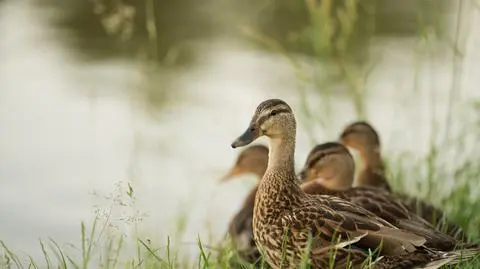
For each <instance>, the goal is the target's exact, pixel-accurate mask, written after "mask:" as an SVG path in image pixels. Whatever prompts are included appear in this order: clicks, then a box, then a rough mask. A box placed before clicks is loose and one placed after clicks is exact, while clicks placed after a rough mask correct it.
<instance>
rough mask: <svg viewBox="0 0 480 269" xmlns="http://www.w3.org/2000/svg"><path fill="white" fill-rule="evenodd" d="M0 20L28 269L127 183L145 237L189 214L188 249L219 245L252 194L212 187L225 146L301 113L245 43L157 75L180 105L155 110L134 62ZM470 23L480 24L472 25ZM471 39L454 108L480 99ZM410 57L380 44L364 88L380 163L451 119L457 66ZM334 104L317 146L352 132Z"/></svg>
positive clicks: (4, 223) (13, 211)
mask: <svg viewBox="0 0 480 269" xmlns="http://www.w3.org/2000/svg"><path fill="white" fill-rule="evenodd" d="M0 13H1V14H0V33H2V39H0V130H1V131H0V239H1V240H3V241H5V243H6V244H7V245H9V246H10V247H11V248H12V249H14V250H22V251H24V252H27V253H30V254H33V256H34V257H37V256H38V255H40V253H41V252H40V248H39V245H38V238H44V239H45V238H48V237H51V238H53V239H55V240H56V241H57V242H59V243H60V244H61V245H64V244H67V243H73V244H76V245H78V244H79V238H80V222H81V221H82V220H84V221H86V222H87V223H90V222H91V220H92V218H93V216H94V214H93V212H94V209H95V206H96V205H98V206H105V205H108V201H109V200H108V199H107V200H105V199H102V196H105V195H107V194H109V193H111V192H112V191H114V190H115V186H116V184H117V183H118V182H120V181H121V182H130V183H131V185H132V186H133V188H134V192H135V197H136V201H135V210H139V211H140V212H141V213H145V214H146V215H148V216H146V217H144V218H143V219H142V221H141V222H140V223H139V226H138V227H139V231H140V232H139V233H140V236H142V237H148V238H150V239H151V240H152V241H155V242H157V243H158V244H160V243H162V242H165V238H166V236H167V235H171V234H173V233H175V230H176V226H177V225H178V219H179V215H180V214H183V213H186V214H187V216H188V218H187V219H186V220H187V225H186V230H185V232H184V234H183V236H182V242H195V240H196V238H197V235H199V236H200V237H201V238H210V240H206V241H207V242H208V241H210V242H215V241H217V240H218V239H219V238H221V236H223V234H224V233H225V231H226V226H227V223H228V220H229V218H230V217H231V216H232V215H233V214H234V213H235V211H236V210H237V209H238V208H239V206H240V205H241V203H242V200H243V197H244V196H245V195H246V194H247V193H248V191H249V189H250V188H251V187H252V186H253V185H254V182H255V179H253V178H251V177H245V178H243V179H241V180H237V181H232V182H229V183H228V184H218V182H217V181H218V179H219V178H220V177H221V176H222V174H223V173H224V172H226V171H227V169H228V168H229V167H230V165H232V164H233V161H234V159H235V157H236V155H237V150H232V149H231V148H230V143H231V141H232V140H233V139H234V138H235V137H236V136H237V135H239V134H240V133H241V132H242V131H243V129H244V128H245V127H246V124H247V123H248V121H249V120H250V116H251V114H252V112H253V111H254V109H255V107H256V105H257V104H258V103H259V102H260V101H262V100H263V99H265V98H269V97H280V98H282V99H285V100H287V101H288V102H289V103H290V104H291V105H292V107H293V108H294V110H295V106H298V105H299V99H298V96H297V94H296V91H297V89H298V80H297V78H296V77H295V75H294V72H293V71H292V68H291V66H290V65H289V64H288V63H287V62H286V61H285V60H284V59H283V58H282V57H281V56H278V55H275V54H268V53H266V52H261V51H256V50H254V49H252V48H251V47H250V46H249V45H248V44H246V43H245V41H239V40H232V39H222V38H219V39H217V40H215V41H214V42H209V43H201V42H200V43H199V44H196V45H197V48H198V50H200V51H202V55H203V56H202V57H201V59H200V60H199V61H198V62H197V63H196V64H195V66H192V67H189V68H188V69H184V70H180V71H177V72H173V71H171V70H159V71H158V74H157V76H158V78H159V79H160V80H161V79H165V80H168V88H169V89H170V90H172V91H178V93H176V94H174V95H173V97H172V98H173V101H172V105H169V106H167V107H164V108H162V109H158V110H151V109H146V108H145V106H146V105H145V102H144V101H143V100H142V99H141V98H140V97H139V94H138V91H137V90H136V88H138V87H141V85H142V83H143V82H144V81H145V75H144V74H143V73H142V68H141V66H139V64H138V63H135V62H132V61H127V60H110V61H103V62H89V63H87V64H86V63H85V62H82V61H80V60H78V59H76V58H75V57H74V56H72V53H71V52H70V51H69V48H68V47H66V46H65V45H64V44H62V42H61V41H60V38H58V37H59V36H60V35H61V33H60V32H58V31H56V30H54V29H52V28H51V27H50V26H49V24H48V23H47V22H46V21H45V19H44V17H43V15H44V14H43V13H41V12H39V11H37V10H36V9H35V8H33V7H32V6H31V5H28V4H26V3H24V2H22V1H7V2H4V3H3V7H2V8H1V9H0ZM468 24H469V25H470V27H471V28H473V26H474V25H480V24H479V16H478V12H477V13H473V15H472V18H471V19H470V21H469V22H468ZM465 40H466V41H465V42H466V43H465V44H466V45H465V51H466V53H467V55H468V57H466V58H465V60H464V61H463V62H462V73H461V77H460V84H459V86H457V90H456V91H455V92H454V96H453V98H455V101H456V102H455V104H457V103H458V104H464V103H465V102H463V101H464V100H474V99H478V98H480V91H479V90H478V85H480V76H478V74H479V73H480V52H479V51H478V50H475V48H478V47H479V46H480V27H478V26H477V27H476V28H475V29H469V35H468V38H465ZM416 46H418V43H416V41H415V40H413V39H398V38H397V39H395V38H390V39H385V40H377V41H376V42H375V45H374V46H373V47H372V48H371V50H372V53H373V54H374V55H377V56H378V57H379V59H380V60H379V62H378V63H377V64H378V66H377V68H375V71H374V72H373V74H372V75H371V77H370V79H369V82H368V84H367V87H368V89H369V91H370V92H371V94H370V97H369V99H368V100H367V114H368V118H369V119H371V121H372V122H373V123H374V125H375V126H377V128H378V130H379V131H380V133H381V134H382V139H383V141H384V144H385V145H388V151H396V150H408V151H412V152H414V153H416V154H419V155H420V154H424V153H425V151H426V149H427V146H428V143H427V142H428V141H429V138H430V132H431V124H430V123H431V122H432V119H433V120H435V121H438V122H440V123H444V122H445V118H446V117H447V113H448V111H456V108H457V107H456V106H455V107H454V108H453V110H449V109H448V106H449V100H450V99H452V96H451V91H450V88H451V85H452V76H453V75H452V74H453V71H452V64H451V62H452V56H451V55H449V54H447V53H445V55H444V56H441V57H438V58H436V59H434V60H425V61H422V62H421V63H420V64H419V63H417V61H416V59H418V52H415V50H414V48H415V47H416ZM425 58H426V59H427V57H425ZM416 68H417V69H416ZM415 78H417V80H416V81H417V83H418V84H417V88H418V91H416V92H414V91H413V90H412V88H414V86H415ZM163 86H165V85H164V84H162V85H159V86H158V87H163ZM432 97H434V98H432ZM315 98H318V97H312V99H311V100H309V102H310V103H311V104H315V102H316V101H317V99H315ZM330 104H331V106H332V117H330V118H329V119H328V120H329V123H330V126H331V128H329V129H327V130H320V131H319V134H318V137H316V139H317V141H325V140H326V139H334V138H335V136H336V134H338V132H339V131H340V130H341V127H342V126H344V125H345V124H346V123H348V122H350V121H352V120H355V114H354V110H353V106H352V102H351V100H350V99H349V98H348V97H347V95H346V94H345V91H343V90H342V89H341V88H340V89H339V93H338V94H336V95H334V97H333V98H332V99H331V101H330ZM458 106H459V107H458V109H461V105H458ZM318 111H319V112H318V113H321V111H323V110H322V109H321V108H318ZM319 116H321V115H319ZM298 117H299V118H301V117H302V115H298ZM412 126H413V127H414V131H411V132H404V131H405V130H409V128H410V127H412ZM317 129H318V128H317ZM305 132H306V131H305V128H304V126H302V125H300V127H299V130H298V132H297V133H298V148H297V158H298V159H297V164H298V165H300V164H301V162H303V160H304V158H305V156H306V154H307V153H308V149H309V148H310V147H311V146H312V143H311V142H310V140H309V139H308V137H307V135H305ZM118 214H119V216H125V215H128V214H129V213H125V212H124V211H123V210H119V212H118ZM119 223H121V221H120V222H119ZM127 230H128V229H127ZM193 248H195V247H193Z"/></svg>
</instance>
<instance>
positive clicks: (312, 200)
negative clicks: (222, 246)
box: [223, 99, 480, 268]
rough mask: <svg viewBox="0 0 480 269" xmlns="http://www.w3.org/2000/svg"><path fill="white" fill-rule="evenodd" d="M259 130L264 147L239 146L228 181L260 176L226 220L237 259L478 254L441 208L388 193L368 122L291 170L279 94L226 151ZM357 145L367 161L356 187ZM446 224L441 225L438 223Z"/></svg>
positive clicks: (321, 264)
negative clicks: (266, 142)
mask: <svg viewBox="0 0 480 269" xmlns="http://www.w3.org/2000/svg"><path fill="white" fill-rule="evenodd" d="M261 136H266V137H267V138H269V148H267V147H265V146H262V145H254V146H250V147H248V148H247V149H246V150H244V151H243V152H242V153H241V154H240V155H239V156H238V159H237V162H236V164H235V166H234V167H233V168H232V169H231V170H230V172H228V173H227V175H225V177H224V178H223V180H228V179H230V178H233V177H235V176H237V175H241V174H244V173H253V174H255V175H257V176H258V177H259V178H260V179H261V180H260V182H259V184H258V185H257V186H256V187H255V188H254V189H253V190H252V191H251V193H250V194H249V195H248V196H247V197H246V199H245V201H244V204H243V207H242V208H241V210H240V211H239V212H238V213H237V214H236V215H235V216H234V218H233V219H232V221H231V222H230V225H229V234H230V236H231V238H232V240H233V243H234V246H235V247H236V249H237V252H238V254H239V256H240V257H241V258H242V259H244V260H245V261H247V262H249V263H252V264H255V263H256V262H258V261H259V260H260V259H261V257H262V256H263V258H264V260H265V261H266V262H267V263H268V264H269V265H270V267H272V268H299V267H300V266H301V265H302V264H305V262H306V263H307V264H309V265H310V266H311V267H312V268H364V267H375V268H438V267H440V266H442V265H445V264H455V263H458V262H460V261H462V260H464V259H468V258H472V257H474V256H476V255H478V254H479V253H480V247H479V246H478V245H477V244H474V243H471V242H468V241H467V239H466V235H465V234H464V232H463V231H462V230H461V228H460V227H459V226H457V225H456V224H454V223H451V222H448V221H446V220H445V216H444V214H443V212H442V211H441V210H439V209H437V208H435V207H434V206H432V205H431V204H429V203H427V202H424V201H422V200H419V199H416V198H414V197H409V196H407V195H403V194H397V193H395V192H394V191H392V189H391V187H390V185H389V184H388V181H387V180H386V177H385V171H384V166H383V165H382V160H381V156H380V142H379V137H378V135H377V133H376V132H375V130H374V129H373V127H372V126H370V125H369V124H368V123H366V122H355V123H353V124H351V125H349V126H347V127H346V128H345V130H344V131H343V132H342V134H341V135H340V139H339V141H338V142H328V143H324V144H321V145H318V146H316V147H314V148H313V149H312V151H311V152H310V153H309V155H308V157H307V160H306V162H305V165H304V167H303V169H302V170H301V172H300V173H299V174H296V173H295V169H294V152H295V138H296V120H295V117H294V114H293V111H292V109H291V108H290V106H289V105H288V104H287V103H286V102H284V101H283V100H280V99H269V100H266V101H264V102H262V103H260V104H259V105H258V107H257V109H256V111H255V113H254V115H253V117H252V119H251V121H250V124H249V126H248V128H247V130H246V131H245V132H244V133H243V134H242V135H241V136H240V137H238V138H237V139H236V140H235V141H234V142H233V143H232V147H233V148H237V147H243V146H247V145H249V144H250V143H252V142H253V141H254V140H256V139H257V138H259V137H261ZM347 147H351V148H354V149H357V150H358V151H359V152H360V155H361V157H362V159H363V166H362V169H361V172H360V174H359V176H358V177H357V179H356V180H355V187H352V185H353V183H354V177H355V162H354V159H353V158H352V155H351V154H350V153H349V151H348V149H347ZM438 224H442V225H441V226H442V227H445V229H439V227H440V226H439V225H438Z"/></svg>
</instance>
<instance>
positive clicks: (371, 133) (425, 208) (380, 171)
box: [339, 121, 468, 241]
mask: <svg viewBox="0 0 480 269" xmlns="http://www.w3.org/2000/svg"><path fill="white" fill-rule="evenodd" d="M339 142H340V143H342V144H343V145H345V146H347V147H350V148H353V149H355V150H357V151H358V152H359V153H360V157H361V159H362V163H363V166H362V168H361V170H360V173H359V176H358V178H357V180H356V181H357V182H356V185H357V186H372V187H377V188H381V189H384V190H386V191H388V192H392V188H391V186H390V184H389V183H388V181H387V178H386V176H385V166H384V164H383V162H382V158H381V154H380V138H379V135H378V133H377V131H376V130H375V128H373V126H372V125H371V124H370V123H368V122H367V121H355V122H352V123H350V124H348V125H347V126H346V127H345V128H344V130H343V131H342V133H341V134H340V136H339ZM396 195H397V196H398V197H399V199H401V200H402V203H403V204H404V205H406V206H407V207H408V208H409V210H411V211H412V212H414V213H416V214H418V215H419V216H421V217H422V218H424V219H425V220H427V221H428V222H430V223H431V224H433V225H435V226H437V227H440V229H441V230H442V231H445V232H446V233H447V234H448V235H451V236H452V237H454V238H455V239H458V240H462V241H467V238H468V236H467V234H466V233H465V232H464V231H463V229H462V227H460V226H459V225H457V224H456V223H453V222H451V221H449V220H447V217H446V214H445V212H443V211H442V210H441V209H439V208H437V207H436V206H434V205H432V204H431V203H428V202H426V201H424V200H422V199H419V198H417V197H413V196H410V195H407V194H404V193H396Z"/></svg>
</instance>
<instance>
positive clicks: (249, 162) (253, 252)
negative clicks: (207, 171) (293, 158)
mask: <svg viewBox="0 0 480 269" xmlns="http://www.w3.org/2000/svg"><path fill="white" fill-rule="evenodd" d="M267 162H268V148H267V147H265V146H263V145H254V146H250V147H248V148H246V149H245V150H244V151H242V152H241V153H240V154H239V155H238V157H237V160H236V162H235V165H234V166H233V167H232V168H231V169H230V171H229V172H228V173H227V174H226V175H225V176H223V177H222V181H227V180H230V179H232V178H234V177H235V176H239V175H242V174H248V173H251V174H254V175H256V176H257V177H258V179H261V178H262V177H263V174H264V173H265V170H266V169H267ZM257 187H258V186H255V188H253V189H252V190H251V191H250V193H249V194H248V195H247V197H246V198H245V200H244V202H243V205H242V208H241V209H240V210H239V211H238V213H237V214H235V216H234V217H233V218H232V220H231V221H230V223H229V225H228V234H229V235H230V237H231V239H232V242H233V245H234V247H235V249H236V251H237V253H238V255H239V256H240V258H242V259H243V260H245V261H247V262H249V263H255V262H257V261H259V260H260V258H261V255H260V252H258V249H257V246H256V245H255V241H254V240H253V229H252V221H253V205H254V201H255V194H256V193H257Z"/></svg>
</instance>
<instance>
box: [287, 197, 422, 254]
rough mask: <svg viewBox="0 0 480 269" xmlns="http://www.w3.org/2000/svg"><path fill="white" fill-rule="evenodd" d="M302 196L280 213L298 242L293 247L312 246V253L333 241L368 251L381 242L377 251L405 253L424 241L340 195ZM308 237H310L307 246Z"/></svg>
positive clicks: (319, 251)
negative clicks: (289, 208) (299, 202)
mask: <svg viewBox="0 0 480 269" xmlns="http://www.w3.org/2000/svg"><path fill="white" fill-rule="evenodd" d="M305 200H306V201H304V202H302V203H301V204H302V205H301V206H299V207H297V208H295V209H292V210H291V211H290V212H288V213H286V214H283V216H282V217H281V220H282V225H283V227H291V228H290V232H291V233H292V236H293V238H294V242H296V244H298V245H296V246H295V247H299V248H302V249H305V248H306V247H311V249H312V255H313V256H315V255H320V254H323V253H324V252H325V251H326V250H327V249H331V248H332V242H334V243H335V245H338V244H340V245H341V246H342V248H345V247H347V246H348V247H353V248H355V249H357V250H362V251H364V252H367V253H368V251H375V250H376V249H378V248H379V246H381V249H380V253H382V254H389V255H393V254H406V253H409V252H412V251H414V250H415V249H416V246H421V245H423V244H424V243H425V239H424V238H423V237H421V236H417V235H415V234H412V233H409V232H406V231H402V230H399V229H398V228H396V227H394V226H393V225H391V224H389V223H388V222H386V221H384V220H382V219H380V218H378V217H377V216H375V215H374V214H373V213H371V212H369V211H367V210H366V209H363V208H361V207H359V206H358V205H355V204H353V203H351V202H348V201H346V200H343V199H341V198H337V197H333V196H324V195H309V196H307V199H305ZM309 238H312V241H311V245H310V246H309V245H308V239H309ZM353 239H358V240H353ZM352 240H353V241H352ZM342 243H348V244H347V245H345V244H342Z"/></svg>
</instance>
